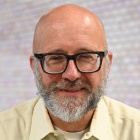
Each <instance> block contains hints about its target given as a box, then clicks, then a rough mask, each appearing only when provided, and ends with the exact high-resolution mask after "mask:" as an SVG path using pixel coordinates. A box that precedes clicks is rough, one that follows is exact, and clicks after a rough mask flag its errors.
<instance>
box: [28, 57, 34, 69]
mask: <svg viewBox="0 0 140 140" xmlns="http://www.w3.org/2000/svg"><path fill="white" fill-rule="evenodd" d="M29 61H30V67H31V69H32V70H34V56H32V55H31V56H30V58H29Z"/></svg>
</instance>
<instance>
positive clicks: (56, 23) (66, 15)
mask: <svg viewBox="0 0 140 140" xmlns="http://www.w3.org/2000/svg"><path fill="white" fill-rule="evenodd" d="M75 29H76V31H75ZM85 29H88V30H89V33H90V32H92V33H93V36H94V38H99V39H101V40H102V41H101V42H102V44H101V45H102V47H104V48H106V47H107V46H106V39H105V32H104V28H103V25H102V23H101V21H100V20H99V18H98V17H97V16H96V15H95V14H94V13H92V12H91V11H89V10H87V9H85V8H82V7H80V6H76V5H72V4H68V5H62V6H59V7H56V8H54V9H52V10H50V11H49V12H47V13H45V14H44V15H43V16H42V17H41V18H40V20H39V22H38V23H37V26H36V30H35V34H34V40H33V52H38V51H39V49H40V48H41V47H42V46H41V44H44V45H45V44H46V45H47V44H48V43H49V42H51V41H52V40H53V38H55V35H59V36H61V35H62V34H61V33H60V32H61V31H65V32H66V33H67V34H72V32H73V34H74V32H75V34H76V33H78V31H79V30H85ZM56 33H58V34H56ZM50 34H54V36H53V38H52V40H51V39H50V38H49V37H48V36H49V35H50Z"/></svg>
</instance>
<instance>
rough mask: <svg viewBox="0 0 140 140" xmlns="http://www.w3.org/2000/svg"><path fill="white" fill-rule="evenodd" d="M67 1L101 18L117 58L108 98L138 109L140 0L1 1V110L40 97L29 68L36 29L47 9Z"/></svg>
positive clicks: (139, 94) (112, 72) (139, 84)
mask: <svg viewBox="0 0 140 140" xmlns="http://www.w3.org/2000/svg"><path fill="white" fill-rule="evenodd" d="M66 3H73V4H77V5H80V6H83V7H85V8H88V9H89V10H91V11H92V12H94V13H96V14H97V15H98V16H99V18H100V19H101V20H102V22H103V24H104V26H105V30H106V36H107V42H108V46H109V50H110V51H112V52H113V54H114V59H113V65H112V68H111V73H110V77H109V80H108V88H107V94H108V96H110V97H112V98H114V99H116V100H119V101H121V102H123V103H125V104H127V105H130V106H132V107H135V108H137V109H140V0H123V1H122V0H65V1H62V0H43V1H41V0H0V111H3V110H6V109H8V108H10V107H13V106H15V105H17V104H19V103H21V102H24V101H26V100H28V99H31V98H34V97H36V96H37V95H36V93H37V89H36V86H35V83H34V77H33V73H32V71H31V69H30V66H29V56H30V55H31V54H32V39H33V33H34V29H35V25H36V23H37V21H38V19H39V18H40V16H41V15H42V14H44V13H45V12H46V11H48V10H49V9H51V8H53V7H56V6H58V5H61V4H66ZM79 24H80V23H79Z"/></svg>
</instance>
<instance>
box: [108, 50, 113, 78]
mask: <svg viewBox="0 0 140 140" xmlns="http://www.w3.org/2000/svg"><path fill="white" fill-rule="evenodd" d="M112 58H113V54H112V53H111V52H109V53H108V59H109V60H108V61H109V62H108V68H107V78H108V76H109V72H110V68H111V65H112Z"/></svg>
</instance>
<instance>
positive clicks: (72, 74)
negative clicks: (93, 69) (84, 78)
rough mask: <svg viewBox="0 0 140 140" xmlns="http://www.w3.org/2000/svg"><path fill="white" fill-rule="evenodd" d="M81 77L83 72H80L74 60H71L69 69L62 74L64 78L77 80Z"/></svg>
mask: <svg viewBox="0 0 140 140" xmlns="http://www.w3.org/2000/svg"><path fill="white" fill-rule="evenodd" d="M80 77H81V72H79V71H78V70H77V68H76V66H75V64H74V61H73V60H70V61H69V63H68V66H67V69H66V70H65V72H64V73H63V74H62V78H63V79H68V80H70V81H75V80H76V79H79V78H80Z"/></svg>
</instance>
